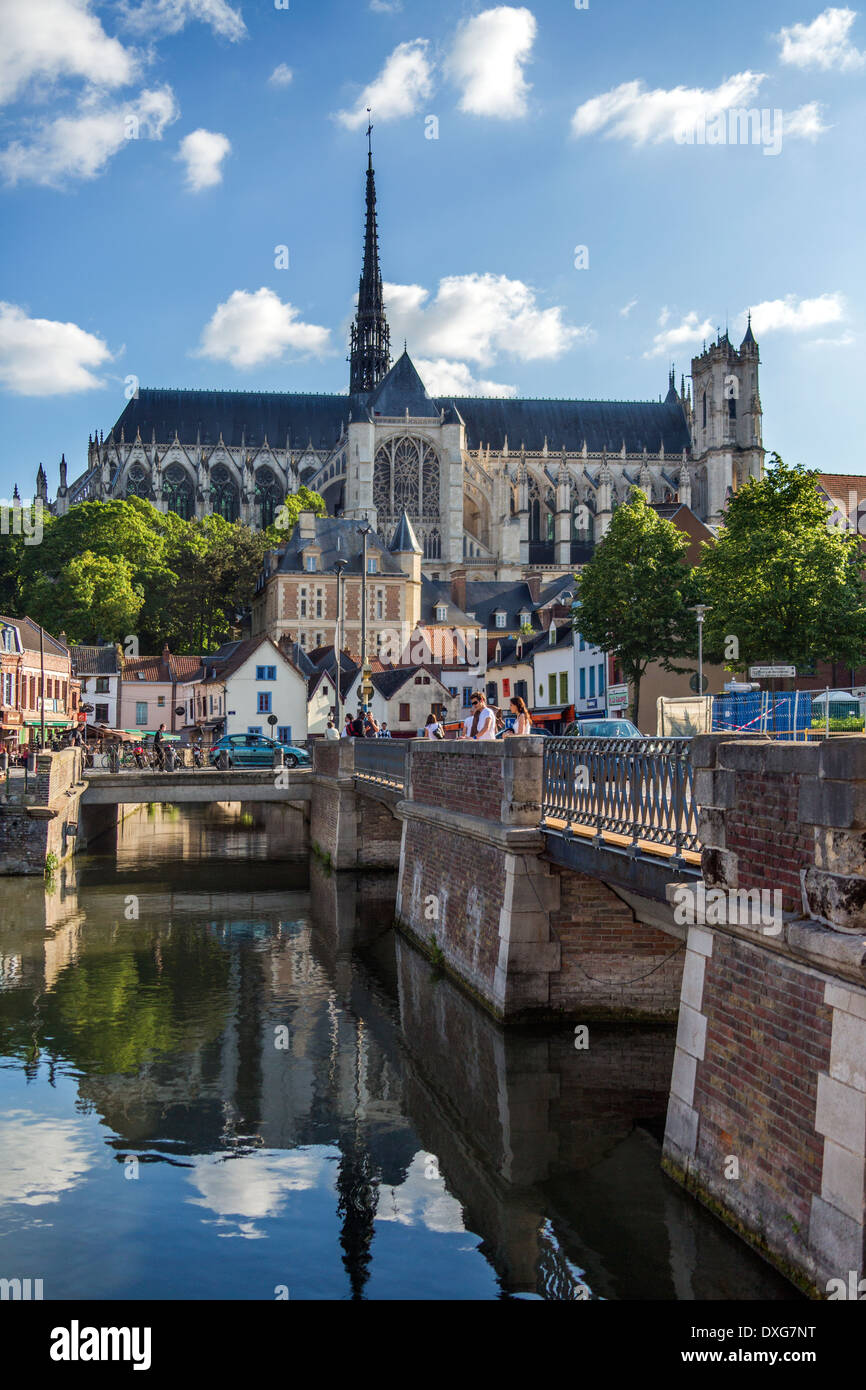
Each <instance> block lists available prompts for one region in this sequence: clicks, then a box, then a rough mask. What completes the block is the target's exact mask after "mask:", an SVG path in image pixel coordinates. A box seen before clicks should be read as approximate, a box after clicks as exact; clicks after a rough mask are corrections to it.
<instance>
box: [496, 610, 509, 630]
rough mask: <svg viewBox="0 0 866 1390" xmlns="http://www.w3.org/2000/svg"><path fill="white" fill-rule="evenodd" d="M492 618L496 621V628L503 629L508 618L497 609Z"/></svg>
mask: <svg viewBox="0 0 866 1390" xmlns="http://www.w3.org/2000/svg"><path fill="white" fill-rule="evenodd" d="M493 616H494V618H495V619H496V626H497V627H505V622H506V618H507V616H508V615H507V614H506V613H503V612H502V611H501V609H497V611H496V612H495V613H494V615H493Z"/></svg>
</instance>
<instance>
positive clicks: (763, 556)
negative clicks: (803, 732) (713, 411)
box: [697, 454, 866, 670]
mask: <svg viewBox="0 0 866 1390" xmlns="http://www.w3.org/2000/svg"><path fill="white" fill-rule="evenodd" d="M817 476H818V475H817V473H816V472H810V471H807V470H806V469H804V468H801V467H793V468H791V467H788V465H787V464H785V463H784V462H783V461H782V459H781V458H779V456H778V455H777V454H774V455H773V456H772V458H771V460H770V465H769V466H768V469H767V471H766V473H765V475H764V477H763V478H761V479H756V478H753V479H750V480H749V482H747V483H746V484H745V486H744V487H742V488H741V489H740V491H739V492H738V493H737V494H736V495H735V496H734V497H732V498H731V501H730V503H729V504H728V509H727V512H726V513H725V523H724V526H723V527H722V528H721V529H720V531H719V534H718V538H717V540H716V543H715V545H712V546H710V545H705V546H704V553H703V557H702V559H701V563H700V565H699V567H698V569H697V578H698V582H699V586H700V591H701V593H700V596H701V599H702V601H704V602H706V603H707V604H709V605H710V612H709V613H708V614H707V618H706V621H705V624H704V650H705V653H706V655H707V657H708V658H709V659H710V660H719V661H720V660H723V659H725V657H726V648H727V649H728V652H727V659H728V661H729V664H730V665H731V667H732V668H733V669H734V670H745V669H746V668H747V667H748V666H750V665H752V664H753V663H760V662H786V663H790V664H792V665H795V666H798V667H803V666H807V665H808V664H809V663H810V662H813V661H841V662H845V664H846V665H849V666H852V667H853V666H856V665H858V664H859V663H860V661H861V659H862V655H863V651H864V647H866V589H864V584H863V576H862V568H863V556H862V553H861V551H860V544H859V540H858V537H857V536H856V534H851V533H845V532H841V531H834V530H831V529H830V528H829V526H828V510H827V505H826V502H825V500H824V499H823V498H822V497H821V495H820V493H819V492H818V489H817V486H816V480H817ZM731 637H734V638H736V647H735V648H734V650H736V656H735V657H731V656H730V651H731V649H732V644H731V643H730V642H729V641H727V640H726V639H729V638H731Z"/></svg>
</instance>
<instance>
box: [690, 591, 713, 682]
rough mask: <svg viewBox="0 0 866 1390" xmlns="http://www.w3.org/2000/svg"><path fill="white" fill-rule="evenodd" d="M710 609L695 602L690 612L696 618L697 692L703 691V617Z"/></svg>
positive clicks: (704, 604) (707, 605)
mask: <svg viewBox="0 0 866 1390" xmlns="http://www.w3.org/2000/svg"><path fill="white" fill-rule="evenodd" d="M709 611H710V607H709V604H707V603H696V604H695V606H694V608H693V609H692V612H693V613H694V615H695V617H696V618H697V620H698V694H699V695H703V693H704V618H705V617H706V616H707V614H708V613H709Z"/></svg>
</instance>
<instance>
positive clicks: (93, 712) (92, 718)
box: [69, 643, 121, 729]
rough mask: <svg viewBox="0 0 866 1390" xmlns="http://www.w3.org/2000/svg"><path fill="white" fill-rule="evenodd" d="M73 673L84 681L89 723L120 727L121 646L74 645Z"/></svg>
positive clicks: (71, 651) (84, 700) (85, 703)
mask: <svg viewBox="0 0 866 1390" xmlns="http://www.w3.org/2000/svg"><path fill="white" fill-rule="evenodd" d="M69 652H70V655H71V657H72V670H73V674H74V675H76V676H78V678H79V679H80V681H81V703H82V705H85V706H87V707H88V710H89V712H88V714H87V724H88V725H94V724H104V725H106V726H107V727H108V728H109V729H117V728H119V727H120V694H121V691H120V682H121V657H120V653H119V652H118V649H117V647H115V646H113V645H112V644H111V643H106V644H105V645H104V646H99V647H70V648H69Z"/></svg>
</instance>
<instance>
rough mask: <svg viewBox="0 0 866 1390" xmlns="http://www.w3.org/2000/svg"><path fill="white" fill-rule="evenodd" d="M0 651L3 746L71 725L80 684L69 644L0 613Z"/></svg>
mask: <svg viewBox="0 0 866 1390" xmlns="http://www.w3.org/2000/svg"><path fill="white" fill-rule="evenodd" d="M0 651H2V654H3V661H2V666H0V670H2V676H3V701H2V711H3V712H2V715H0V720H2V737H3V743H4V745H5V746H6V747H7V748H9V747H15V746H16V745H19V744H25V743H38V742H39V740H40V738H41V732H42V728H43V724H44V728H45V736H46V739H50V738H53V737H54V736H55V735H57V734H60V733H63V732H65V731H66V730H67V729H71V728H77V726H78V724H79V722H81V721H80V719H79V713H80V710H79V704H80V683H79V681H78V680H77V679H76V678H75V676H74V675H73V671H72V659H71V656H70V650H69V647H67V646H66V644H65V643H64V642H63V641H61V640H60V639H59V638H57V637H52V636H51V635H50V634H49V633H47V632H45V630H44V628H40V626H39V624H38V623H34V621H33V619H32V618H4V617H0Z"/></svg>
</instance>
